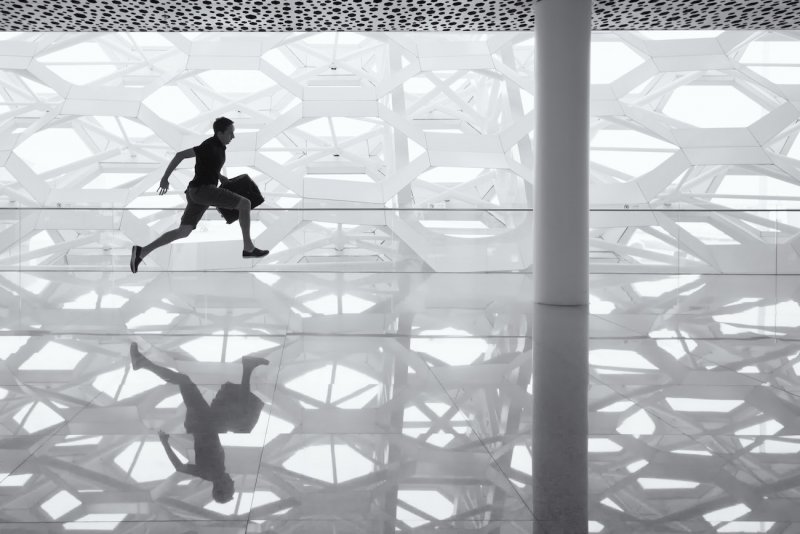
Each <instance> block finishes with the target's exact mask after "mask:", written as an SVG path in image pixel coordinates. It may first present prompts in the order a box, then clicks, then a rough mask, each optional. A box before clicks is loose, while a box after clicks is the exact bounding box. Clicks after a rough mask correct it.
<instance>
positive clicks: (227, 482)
mask: <svg viewBox="0 0 800 534" xmlns="http://www.w3.org/2000/svg"><path fill="white" fill-rule="evenodd" d="M211 496H212V497H213V498H214V500H215V501H217V502H220V503H225V502H228V501H230V500H231V499H233V479H232V478H231V476H230V475H229V474H228V473H224V474H223V475H222V476H220V477H219V478H217V479H215V480H214V487H213V488H212V489H211Z"/></svg>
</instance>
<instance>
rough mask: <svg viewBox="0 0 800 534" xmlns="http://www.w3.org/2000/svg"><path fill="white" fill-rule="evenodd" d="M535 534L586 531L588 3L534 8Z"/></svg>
mask: <svg viewBox="0 0 800 534" xmlns="http://www.w3.org/2000/svg"><path fill="white" fill-rule="evenodd" d="M535 24H536V26H535V29H534V32H535V38H536V59H535V63H534V68H535V70H536V72H535V74H536V100H535V105H536V183H535V188H534V247H533V250H534V271H533V276H534V301H535V303H536V305H535V309H534V314H533V338H534V339H533V358H534V359H533V376H534V378H533V491H534V510H533V511H534V515H535V517H536V519H537V523H536V529H535V530H536V531H537V532H547V533H548V534H561V533H583V532H586V531H587V522H588V514H587V493H588V484H587V480H588V477H587V450H586V447H587V437H588V418H587V411H586V410H587V407H586V403H587V388H588V298H589V277H588V270H589V263H588V261H589V253H588V250H589V183H588V174H589V47H590V37H591V33H590V29H591V0H539V1H538V2H537V3H536V21H535Z"/></svg>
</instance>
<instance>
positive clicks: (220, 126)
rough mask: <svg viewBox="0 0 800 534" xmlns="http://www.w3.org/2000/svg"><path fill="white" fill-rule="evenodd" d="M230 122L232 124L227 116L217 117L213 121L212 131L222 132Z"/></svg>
mask: <svg viewBox="0 0 800 534" xmlns="http://www.w3.org/2000/svg"><path fill="white" fill-rule="evenodd" d="M231 124H233V121H232V120H230V119H229V118H228V117H219V118H218V119H217V120H215V121H214V126H213V128H214V133H215V134H216V133H217V132H224V131H225V130H227V129H228V126H230V125H231Z"/></svg>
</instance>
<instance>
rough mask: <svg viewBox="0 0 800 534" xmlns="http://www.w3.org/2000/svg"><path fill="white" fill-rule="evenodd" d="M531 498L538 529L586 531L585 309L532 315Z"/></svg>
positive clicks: (540, 309)
mask: <svg viewBox="0 0 800 534" xmlns="http://www.w3.org/2000/svg"><path fill="white" fill-rule="evenodd" d="M533 325H534V326H533V328H534V330H533V338H534V339H533V501H534V509H533V512H534V516H535V517H536V519H537V520H539V521H540V523H537V524H536V526H535V528H536V529H538V530H537V532H546V533H547V534H559V533H577V532H586V528H587V521H588V517H587V449H586V443H587V433H588V417H587V411H586V401H587V388H588V360H587V357H586V355H587V350H588V308H587V307H586V306H551V305H544V304H537V305H535V307H534V316H533Z"/></svg>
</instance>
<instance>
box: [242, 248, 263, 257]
mask: <svg viewBox="0 0 800 534" xmlns="http://www.w3.org/2000/svg"><path fill="white" fill-rule="evenodd" d="M267 254H269V250H261V249H260V248H256V247H253V250H251V251H249V252H248V251H246V250H243V251H242V257H243V258H263V257H264V256H266V255H267Z"/></svg>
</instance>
